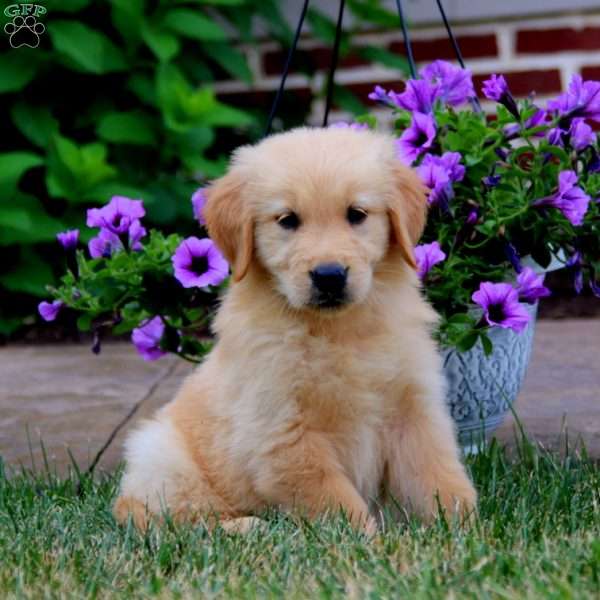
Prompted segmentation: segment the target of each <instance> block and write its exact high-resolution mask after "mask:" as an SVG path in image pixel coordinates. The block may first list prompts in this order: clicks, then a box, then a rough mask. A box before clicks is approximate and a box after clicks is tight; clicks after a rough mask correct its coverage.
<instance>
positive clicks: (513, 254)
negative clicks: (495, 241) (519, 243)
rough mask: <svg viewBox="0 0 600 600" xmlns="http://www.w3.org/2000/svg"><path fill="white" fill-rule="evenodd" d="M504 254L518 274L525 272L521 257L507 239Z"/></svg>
mask: <svg viewBox="0 0 600 600" xmlns="http://www.w3.org/2000/svg"><path fill="white" fill-rule="evenodd" d="M504 254H506V258H507V260H508V262H509V263H510V264H511V265H512V268H513V269H514V270H515V271H516V272H517V273H520V272H521V271H522V270H523V265H522V264H521V255H520V254H519V251H518V250H517V249H516V248H515V247H514V245H513V244H511V243H510V242H509V241H508V240H506V239H505V240H504Z"/></svg>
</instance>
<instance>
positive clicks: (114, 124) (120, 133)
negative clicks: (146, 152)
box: [96, 111, 156, 145]
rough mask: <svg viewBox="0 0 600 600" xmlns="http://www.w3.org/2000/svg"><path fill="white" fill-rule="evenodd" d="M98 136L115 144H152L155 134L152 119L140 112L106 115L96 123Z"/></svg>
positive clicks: (154, 140)
mask: <svg viewBox="0 0 600 600" xmlns="http://www.w3.org/2000/svg"><path fill="white" fill-rule="evenodd" d="M96 133H97V134H98V136H99V137H100V138H101V139H103V140H106V141H107V142H113V143H115V144H142V145H144V144H154V143H155V142H156V132H155V128H154V123H153V120H152V118H151V117H150V116H149V115H147V114H145V113H143V112H141V111H132V112H120V113H118V112H113V113H108V114H107V115H105V116H104V117H102V119H100V122H99V123H98V127H97V128H96Z"/></svg>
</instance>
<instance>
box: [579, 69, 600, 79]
mask: <svg viewBox="0 0 600 600" xmlns="http://www.w3.org/2000/svg"><path fill="white" fill-rule="evenodd" d="M581 76H582V77H583V78H584V79H586V80H587V79H594V80H596V81H600V66H597V67H583V68H582V69H581Z"/></svg>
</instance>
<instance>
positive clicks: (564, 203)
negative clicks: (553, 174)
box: [533, 171, 590, 225]
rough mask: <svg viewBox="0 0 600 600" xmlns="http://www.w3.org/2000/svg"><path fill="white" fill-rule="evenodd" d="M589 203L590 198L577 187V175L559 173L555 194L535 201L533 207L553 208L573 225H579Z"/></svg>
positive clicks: (567, 172)
mask: <svg viewBox="0 0 600 600" xmlns="http://www.w3.org/2000/svg"><path fill="white" fill-rule="evenodd" d="M589 203H590V197H589V196H588V195H587V194H586V193H585V192H584V191H583V190H582V189H581V188H580V187H579V186H578V185H577V173H575V171H561V172H560V173H559V175H558V191H557V192H556V194H553V195H552V196H548V197H546V198H540V199H539V200H536V201H535V202H534V203H533V206H553V207H554V208H558V210H560V211H561V212H562V213H563V215H565V217H566V218H567V219H568V220H569V221H570V222H571V223H572V224H573V225H581V224H582V223H583V217H584V215H585V213H586V212H587V209H588V206H589Z"/></svg>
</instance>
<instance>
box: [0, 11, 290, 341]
mask: <svg viewBox="0 0 600 600" xmlns="http://www.w3.org/2000/svg"><path fill="white" fill-rule="evenodd" d="M264 4H265V3H263V2H262V1H261V0H210V1H197V2H193V1H189V2H177V3H167V2H154V3H152V2H147V1H145V0H112V1H110V2H100V1H99V0H77V1H73V0H72V1H64V2H47V3H45V6H46V8H47V9H48V12H47V15H46V17H45V24H46V27H47V32H46V33H45V34H44V36H43V42H44V44H42V45H41V46H40V47H39V48H36V49H30V48H20V49H12V48H9V49H7V50H6V51H4V52H3V53H2V54H0V101H1V102H2V103H3V108H4V113H5V115H6V117H7V118H8V119H9V122H10V123H11V124H12V129H11V130H10V131H11V135H10V137H5V138H4V140H3V143H2V145H1V146H0V250H1V251H2V253H3V255H5V254H6V256H8V257H9V260H8V261H3V264H2V265H0V297H1V298H2V300H0V334H6V333H7V332H9V333H10V331H11V330H13V329H14V328H16V327H17V326H18V324H19V323H20V319H19V318H18V317H19V316H20V315H23V314H27V313H28V312H29V313H30V312H32V309H33V308H34V306H35V305H34V304H33V303H32V302H31V301H29V300H27V296H28V295H32V294H33V295H34V297H39V296H40V295H42V294H43V293H44V280H45V283H46V284H47V283H52V282H53V281H55V272H54V270H55V268H57V267H59V266H60V262H56V258H55V256H56V257H58V256H59V254H58V253H56V251H55V250H52V251H51V252H50V253H48V252H46V251H45V250H44V246H40V244H43V243H47V242H50V241H52V240H54V238H55V235H56V233H58V232H60V231H62V230H64V229H65V228H67V227H78V226H81V225H83V221H84V214H85V211H84V208H85V206H88V205H91V204H97V203H105V202H107V201H108V200H109V198H110V196H111V195H113V194H121V195H129V196H131V197H138V198H143V199H144V201H145V203H146V206H147V208H148V214H149V218H150V221H151V222H154V223H157V224H160V225H161V226H163V227H166V228H174V227H178V228H182V227H183V229H185V228H186V227H188V228H189V222H190V216H191V211H190V210H189V196H190V193H191V192H192V191H193V190H194V189H195V188H197V187H198V185H199V184H200V183H201V182H203V181H204V180H206V179H207V178H212V177H215V176H218V175H220V174H221V173H222V171H223V168H224V166H225V156H223V154H222V153H223V152H224V151H227V150H228V148H227V147H226V146H224V145H223V144H220V146H219V148H217V147H216V146H215V142H216V141H217V139H218V135H217V132H218V131H219V130H220V129H223V128H227V129H235V130H236V131H237V132H238V134H240V135H243V136H246V137H250V138H251V137H253V136H254V135H255V132H258V131H260V128H261V127H260V123H259V121H258V120H257V118H256V116H255V115H251V114H249V113H247V112H244V111H240V110H238V109H236V108H233V107H231V106H228V105H227V104H224V103H223V102H220V101H219V100H217V98H216V96H215V93H214V90H213V86H212V84H213V82H214V81H215V79H216V77H217V76H218V75H219V72H220V70H224V71H225V72H227V73H228V74H229V75H230V76H233V77H237V78H240V79H242V80H243V81H245V82H247V83H250V82H251V80H252V74H251V71H250V69H249V67H248V64H247V62H246V56H245V54H244V53H243V52H241V51H239V50H237V49H235V48H234V47H233V46H232V45H231V43H230V42H229V41H228V39H227V38H228V35H227V34H226V32H225V29H226V28H230V29H231V30H232V32H233V33H234V35H235V32H236V30H237V31H238V32H239V34H240V35H243V34H244V27H243V26H242V24H241V23H242V22H243V23H247V22H248V19H250V18H252V17H253V16H254V15H255V14H256V13H257V12H259V13H260V14H261V18H262V21H263V25H264V26H265V27H266V30H267V32H269V31H272V30H273V29H274V30H275V32H276V34H277V35H279V34H280V33H281V31H282V25H281V24H282V22H283V19H282V17H281V15H280V12H279V8H278V5H277V3H270V4H269V10H268V11H266V10H265V9H264V6H263V5H264ZM259 5H261V6H260V8H259ZM234 14H235V18H233V15H234ZM245 17H247V18H245ZM273 35H274V34H273ZM42 257H44V259H45V260H43V258H42ZM53 262H54V264H53ZM6 292H10V293H9V294H7V293H6ZM23 299H25V300H26V301H25V302H24V303H23V302H22V300H23Z"/></svg>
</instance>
